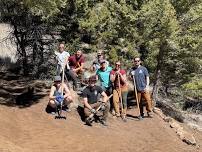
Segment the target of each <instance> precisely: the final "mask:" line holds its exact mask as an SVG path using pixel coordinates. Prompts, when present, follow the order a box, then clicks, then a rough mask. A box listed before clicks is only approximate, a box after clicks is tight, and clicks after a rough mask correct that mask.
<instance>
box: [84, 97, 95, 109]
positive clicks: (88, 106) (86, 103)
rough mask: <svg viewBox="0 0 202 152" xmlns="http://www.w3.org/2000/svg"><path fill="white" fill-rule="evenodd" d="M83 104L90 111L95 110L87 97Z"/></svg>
mask: <svg viewBox="0 0 202 152" xmlns="http://www.w3.org/2000/svg"><path fill="white" fill-rule="evenodd" d="M83 104H84V106H85V107H87V108H88V109H89V110H92V109H93V108H92V107H91V106H90V104H89V103H88V99H87V97H84V98H83Z"/></svg>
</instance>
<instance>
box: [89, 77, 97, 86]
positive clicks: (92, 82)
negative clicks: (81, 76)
mask: <svg viewBox="0 0 202 152" xmlns="http://www.w3.org/2000/svg"><path fill="white" fill-rule="evenodd" d="M96 81H97V79H96V76H91V77H89V79H88V84H89V86H91V87H93V86H95V83H96Z"/></svg>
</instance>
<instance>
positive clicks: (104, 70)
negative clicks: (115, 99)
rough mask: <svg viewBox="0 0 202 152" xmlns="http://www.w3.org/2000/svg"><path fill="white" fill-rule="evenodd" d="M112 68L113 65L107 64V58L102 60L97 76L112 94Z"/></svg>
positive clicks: (105, 89)
mask: <svg viewBox="0 0 202 152" xmlns="http://www.w3.org/2000/svg"><path fill="white" fill-rule="evenodd" d="M111 70H112V67H110V66H107V64H106V60H101V61H100V68H99V69H98V70H97V72H96V78H97V80H100V83H101V87H102V89H103V90H104V91H105V92H106V93H107V94H108V95H110V94H111V92H112V88H111V87H112V84H111V81H110V72H111Z"/></svg>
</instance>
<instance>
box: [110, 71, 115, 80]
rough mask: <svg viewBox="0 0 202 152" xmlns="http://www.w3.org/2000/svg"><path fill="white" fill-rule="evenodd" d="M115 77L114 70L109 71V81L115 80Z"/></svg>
mask: <svg viewBox="0 0 202 152" xmlns="http://www.w3.org/2000/svg"><path fill="white" fill-rule="evenodd" d="M115 78H116V75H115V74H114V71H111V72H110V81H111V82H114V81H115Z"/></svg>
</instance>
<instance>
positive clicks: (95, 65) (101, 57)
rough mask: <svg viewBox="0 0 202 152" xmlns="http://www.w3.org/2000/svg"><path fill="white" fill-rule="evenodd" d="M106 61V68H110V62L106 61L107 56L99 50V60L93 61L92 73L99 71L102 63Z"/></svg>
mask: <svg viewBox="0 0 202 152" xmlns="http://www.w3.org/2000/svg"><path fill="white" fill-rule="evenodd" d="M102 60H105V62H106V66H107V67H108V66H109V62H108V61H107V60H106V59H105V55H104V52H103V50H98V52H97V58H96V59H95V60H94V61H93V64H92V66H91V71H95V72H96V71H97V70H98V69H99V68H100V65H101V61H102Z"/></svg>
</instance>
